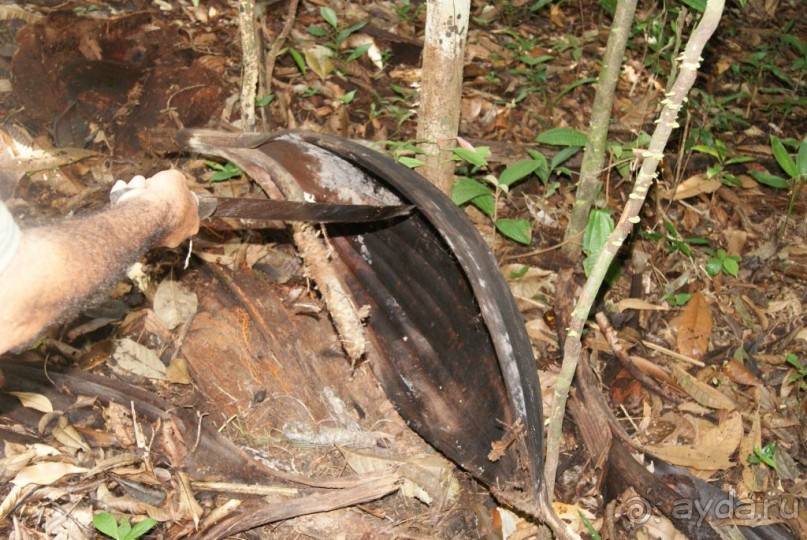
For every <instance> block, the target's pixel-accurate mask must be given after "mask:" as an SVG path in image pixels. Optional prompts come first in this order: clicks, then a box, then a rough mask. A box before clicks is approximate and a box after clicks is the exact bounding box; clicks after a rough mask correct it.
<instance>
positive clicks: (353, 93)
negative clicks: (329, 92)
mask: <svg viewBox="0 0 807 540" xmlns="http://www.w3.org/2000/svg"><path fill="white" fill-rule="evenodd" d="M355 97H356V90H351V91H350V92H347V93H346V94H345V95H344V96H342V97H340V98H337V101H341V102H342V103H345V104H347V103H350V102H351V101H353V98H355Z"/></svg>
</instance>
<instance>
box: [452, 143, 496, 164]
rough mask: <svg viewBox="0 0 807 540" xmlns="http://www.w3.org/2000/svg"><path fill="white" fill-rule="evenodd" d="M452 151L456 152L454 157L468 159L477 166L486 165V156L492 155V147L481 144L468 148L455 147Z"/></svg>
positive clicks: (461, 159)
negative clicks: (471, 148)
mask: <svg viewBox="0 0 807 540" xmlns="http://www.w3.org/2000/svg"><path fill="white" fill-rule="evenodd" d="M452 153H453V154H454V155H453V156H452V159H457V158H458V159H459V160H460V161H467V162H468V163H470V164H471V165H475V166H477V167H486V166H487V164H488V160H487V159H486V157H487V156H489V155H490V148H488V147H487V146H480V147H479V148H475V149H473V150H468V149H467V148H462V147H458V148H454V149H453V150H452Z"/></svg>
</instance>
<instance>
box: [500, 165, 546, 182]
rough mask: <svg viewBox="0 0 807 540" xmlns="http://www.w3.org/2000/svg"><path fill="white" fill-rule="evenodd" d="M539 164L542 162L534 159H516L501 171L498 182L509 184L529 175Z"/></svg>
mask: <svg viewBox="0 0 807 540" xmlns="http://www.w3.org/2000/svg"><path fill="white" fill-rule="evenodd" d="M541 165H542V163H541V162H540V161H538V160H536V159H522V160H520V161H516V162H515V163H513V164H512V165H510V166H509V167H507V168H506V169H505V170H503V171H502V174H501V176H499V184H501V185H504V186H510V185H512V184H514V183H515V182H518V181H519V180H522V179H524V178H526V177H527V176H529V175H531V174H532V173H533V172H535V170H536V169H537V168H538V167H540V166H541Z"/></svg>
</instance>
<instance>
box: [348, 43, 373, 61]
mask: <svg viewBox="0 0 807 540" xmlns="http://www.w3.org/2000/svg"><path fill="white" fill-rule="evenodd" d="M372 46H373V44H372V43H365V44H364V45H360V46H358V47H356V48H355V49H353V50H352V51H351V52H350V54H349V55H348V57H347V61H348V62H352V61H353V60H356V59H357V58H361V57H362V56H363V55H364V53H366V52H367V51H369V50H370V47H372Z"/></svg>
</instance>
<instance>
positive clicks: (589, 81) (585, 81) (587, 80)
mask: <svg viewBox="0 0 807 540" xmlns="http://www.w3.org/2000/svg"><path fill="white" fill-rule="evenodd" d="M582 52H583V50H582V49H574V50H573V51H572V58H573V59H574V60H579V59H580V56H581V55H582ZM595 82H597V78H596V77H588V78H585V79H578V80H576V81H574V82H573V83H572V84H569V85H567V86H566V87H565V88H563V89H562V90H561V91H560V93H559V94H558V95H556V96H555V99H554V101H553V103H557V102H558V100H559V99H560V98H562V97H563V96H565V95H566V94H568V93H569V92H571V91H572V90H574V89H575V88H577V87H578V86H583V85H585V84H592V83H595ZM579 146H585V144H582V145H579Z"/></svg>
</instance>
